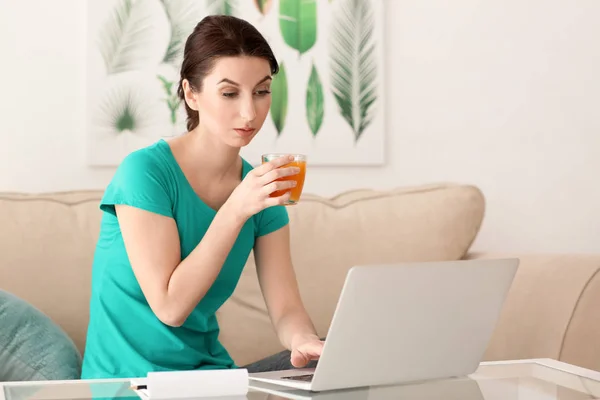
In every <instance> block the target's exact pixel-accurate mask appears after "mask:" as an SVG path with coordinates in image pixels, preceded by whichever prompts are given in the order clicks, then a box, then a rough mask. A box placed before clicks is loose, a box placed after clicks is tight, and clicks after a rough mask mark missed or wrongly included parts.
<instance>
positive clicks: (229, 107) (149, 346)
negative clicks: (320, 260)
mask: <svg viewBox="0 0 600 400" xmlns="http://www.w3.org/2000/svg"><path fill="white" fill-rule="evenodd" d="M277 71H278V64H277V61H276V59H275V56H274V55H273V53H272V51H271V49H270V47H269V45H268V44H267V42H266V41H265V39H264V38H263V36H262V35H261V34H260V33H259V32H258V31H257V30H256V29H255V28H254V27H253V26H252V25H251V24H249V23H248V22H246V21H244V20H241V19H238V18H235V17H228V16H210V17H206V18H205V19H203V20H202V21H201V22H200V23H199V24H198V25H197V26H196V28H195V30H194V32H193V33H192V34H191V35H190V36H189V38H188V39H187V42H186V45H185V50H184V60H183V64H182V67H181V80H180V86H179V96H180V98H181V99H182V100H183V101H185V107H186V110H187V115H188V122H187V125H188V126H187V127H188V132H187V133H185V134H184V135H182V136H180V137H177V138H174V139H172V140H169V141H164V140H160V141H158V142H156V143H155V144H153V145H151V146H149V147H146V148H143V149H140V150H138V151H135V152H133V153H131V154H130V155H129V156H127V157H126V159H125V160H124V161H123V162H122V163H121V165H120V166H119V168H118V169H117V171H116V173H115V175H114V177H113V179H112V181H111V182H110V184H109V186H108V187H107V189H106V191H105V193H104V196H103V199H102V202H101V204H100V208H101V209H102V210H103V212H104V213H103V219H102V224H101V231H100V237H99V239H98V243H97V247H96V252H95V256H94V265H93V272H92V292H91V300H90V322H89V327H88V333H87V342H86V348H85V352H84V360H83V370H82V378H84V379H85V378H112V377H136V376H146V374H147V373H148V372H149V371H165V370H191V369H218V368H235V367H237V366H236V365H235V364H234V362H233V361H232V359H231V357H230V356H229V354H228V352H227V350H226V349H225V348H224V347H223V346H222V345H221V343H220V342H219V340H218V335H219V326H218V324H217V320H216V317H215V312H216V311H217V309H218V308H219V307H220V306H221V305H222V304H223V303H224V302H225V301H226V300H227V299H228V297H229V296H230V295H231V294H232V292H233V290H234V288H235V286H236V284H237V282H238V279H239V277H240V273H241V272H242V269H243V267H244V265H245V263H246V261H247V258H248V256H249V253H250V251H251V250H252V249H254V251H255V257H256V264H257V270H258V277H259V281H260V286H261V288H262V291H263V294H264V297H265V301H266V304H267V308H268V310H269V314H270V317H271V320H272V322H273V325H274V327H275V329H276V331H277V334H278V337H279V339H280V341H281V343H282V344H283V346H285V348H287V349H288V351H287V352H284V353H281V354H279V355H275V356H274V357H271V358H269V359H266V360H265V361H264V362H260V361H259V362H258V363H255V364H253V365H251V366H247V367H248V368H249V369H250V370H251V371H260V370H268V369H276V368H285V367H286V362H287V365H290V368H291V366H293V367H303V366H305V365H307V363H309V362H310V361H311V360H316V359H318V357H319V356H320V354H321V349H322V346H323V342H322V341H321V340H320V339H319V337H318V336H317V335H316V332H315V329H314V327H313V324H312V322H311V321H310V319H309V317H308V315H307V313H306V311H305V309H304V306H303V305H302V302H301V299H300V296H299V291H298V287H297V282H296V278H295V274H294V271H293V266H292V262H291V259H290V247H289V246H290V244H289V227H288V215H287V211H286V209H285V207H284V206H282V204H283V203H284V202H285V201H286V200H287V199H288V197H289V195H288V194H286V195H283V196H280V197H275V198H271V197H270V196H269V194H270V193H272V192H274V191H276V190H282V189H289V188H291V187H292V185H293V184H294V183H293V182H292V181H277V182H275V180H276V179H277V178H279V177H282V176H289V175H293V174H296V173H298V171H297V170H296V169H295V168H285V167H283V166H284V165H285V164H286V163H288V162H289V161H290V160H289V159H287V158H286V157H282V158H280V159H278V160H276V161H273V162H271V163H267V164H263V165H261V166H259V167H257V168H254V169H253V168H252V166H251V165H250V164H249V163H248V162H246V161H245V160H244V159H242V158H241V157H240V155H239V151H240V148H242V147H244V146H246V145H248V144H249V143H250V142H251V141H252V139H253V138H254V136H255V135H257V134H258V132H259V131H260V128H261V127H262V125H263V122H264V120H265V118H266V116H267V113H268V111H269V107H270V105H271V96H270V84H271V79H272V77H273V75H274V74H276V73H277ZM251 342H252V338H251V337H249V338H248V345H249V346H250V345H251ZM282 360H283V361H284V362H283V363H282V362H281V361H282ZM313 363H314V361H313ZM282 364H283V365H282Z"/></svg>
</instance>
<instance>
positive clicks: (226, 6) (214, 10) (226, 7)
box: [207, 0, 237, 15]
mask: <svg viewBox="0 0 600 400" xmlns="http://www.w3.org/2000/svg"><path fill="white" fill-rule="evenodd" d="M207 5H208V10H209V14H211V15H234V14H235V11H236V8H237V5H236V1H235V0H207Z"/></svg>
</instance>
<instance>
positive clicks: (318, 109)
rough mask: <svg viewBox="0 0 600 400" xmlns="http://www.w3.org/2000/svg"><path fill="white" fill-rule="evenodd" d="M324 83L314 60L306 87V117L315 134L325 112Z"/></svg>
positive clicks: (314, 134) (315, 134)
mask: <svg viewBox="0 0 600 400" xmlns="http://www.w3.org/2000/svg"><path fill="white" fill-rule="evenodd" d="M323 106H324V100H323V85H322V84H321V79H320V78H319V73H318V72H317V68H316V67H315V64H314V62H313V66H312V70H311V72H310V77H309V78H308V85H307V87H306V119H307V121H308V126H310V131H311V132H312V134H313V136H317V133H318V132H319V129H320V128H321V124H322V123H323V114H324V107H323Z"/></svg>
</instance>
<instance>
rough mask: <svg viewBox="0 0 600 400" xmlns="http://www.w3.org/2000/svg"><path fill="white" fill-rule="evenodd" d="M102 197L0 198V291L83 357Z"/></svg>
mask: <svg viewBox="0 0 600 400" xmlns="http://www.w3.org/2000/svg"><path fill="white" fill-rule="evenodd" d="M101 196H102V192H100V191H89V192H87V191H82V192H65V193H45V194H19V193H14V194H11V193H0V226H1V227H2V229H0V288H2V289H4V290H7V291H9V292H11V293H13V294H14V295H16V296H18V297H20V298H22V299H23V300H25V301H27V302H28V303H29V304H31V305H33V306H35V307H36V308H38V309H39V310H40V311H42V312H43V313H44V314H46V315H48V316H49V317H50V318H52V320H53V321H54V322H56V323H57V324H58V325H59V326H60V327H61V328H62V329H63V330H65V332H67V333H68V334H69V336H70V337H71V338H72V339H73V340H74V342H75V344H76V345H77V347H78V349H79V351H80V352H83V348H84V343H85V335H86V331H87V323H88V318H89V311H88V310H89V297H90V284H91V282H90V280H91V273H92V259H93V256H94V247H95V245H96V240H97V238H98V234H99V229H100V218H101V211H100V210H99V208H98V204H99V202H100V198H101Z"/></svg>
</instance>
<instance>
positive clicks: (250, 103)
mask: <svg viewBox="0 0 600 400" xmlns="http://www.w3.org/2000/svg"><path fill="white" fill-rule="evenodd" d="M240 116H241V117H242V118H243V119H244V120H245V121H248V122H250V121H254V118H256V108H255V107H254V99H253V98H252V97H250V98H249V99H244V101H242V104H241V109H240Z"/></svg>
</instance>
